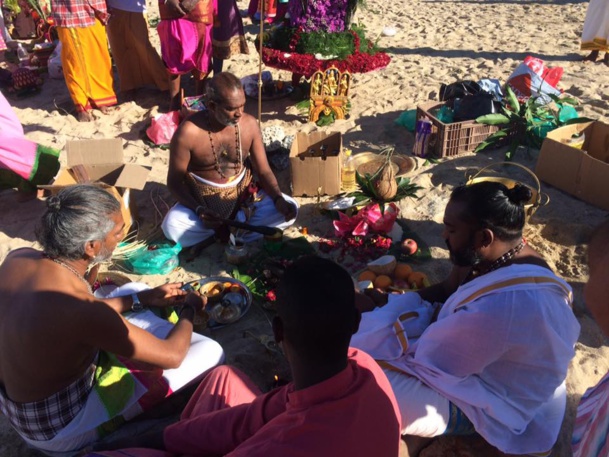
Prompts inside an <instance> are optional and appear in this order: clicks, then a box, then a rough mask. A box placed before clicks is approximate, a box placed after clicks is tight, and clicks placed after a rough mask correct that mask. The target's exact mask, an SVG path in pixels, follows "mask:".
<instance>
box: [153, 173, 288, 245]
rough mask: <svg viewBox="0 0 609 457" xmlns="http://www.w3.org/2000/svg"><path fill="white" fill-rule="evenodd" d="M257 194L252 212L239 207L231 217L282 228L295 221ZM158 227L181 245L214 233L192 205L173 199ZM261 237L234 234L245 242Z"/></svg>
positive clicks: (284, 195)
mask: <svg viewBox="0 0 609 457" xmlns="http://www.w3.org/2000/svg"><path fill="white" fill-rule="evenodd" d="M193 177H194V178H195V179H197V180H199V181H201V182H204V183H205V184H207V185H210V186H212V185H213V186H214V187H218V188H219V189H221V188H222V187H226V185H218V184H216V183H213V182H211V181H207V180H203V179H201V178H199V177H197V176H193ZM230 185H231V186H234V185H236V183H234V182H232V183H230ZM259 196H260V197H262V198H261V199H260V201H257V202H254V203H253V205H252V207H253V212H252V215H251V216H250V217H249V218H246V216H245V213H244V212H243V210H239V211H238V212H237V214H236V216H235V220H237V221H239V222H247V223H248V224H251V225H264V226H267V227H275V228H278V229H282V230H283V229H285V228H287V227H289V226H290V225H292V224H293V223H294V222H295V221H296V218H294V219H292V220H290V221H286V220H285V217H284V216H283V214H281V213H280V212H279V211H277V209H276V208H275V204H274V203H273V201H272V200H271V199H270V198H268V197H267V195H266V193H264V191H262V192H259ZM283 198H285V199H286V201H288V202H289V203H291V204H292V205H294V206H295V207H296V208H297V209H298V203H297V202H296V200H294V199H293V198H292V197H289V196H288V195H286V194H283ZM246 219H247V220H246ZM161 228H162V229H163V233H164V234H165V236H166V237H167V238H169V239H170V240H173V241H175V242H176V243H180V245H181V246H182V247H189V246H194V245H195V244H198V243H200V242H202V241H204V240H206V239H207V238H209V237H211V236H213V235H214V233H215V231H214V229H211V228H209V227H206V226H205V224H203V222H202V221H201V219H200V218H199V217H197V215H196V214H195V212H194V211H193V210H192V209H190V208H188V207H186V206H184V205H182V204H180V203H177V204H176V205H175V206H174V207H173V208H171V209H170V210H169V212H168V213H167V215H166V216H165V219H164V220H163V223H162V225H161ZM261 237H262V235H261V234H259V233H254V232H249V231H243V232H242V233H241V234H240V235H239V236H238V238H240V239H241V240H243V241H244V242H245V243H251V242H252V241H256V240H258V239H260V238H261Z"/></svg>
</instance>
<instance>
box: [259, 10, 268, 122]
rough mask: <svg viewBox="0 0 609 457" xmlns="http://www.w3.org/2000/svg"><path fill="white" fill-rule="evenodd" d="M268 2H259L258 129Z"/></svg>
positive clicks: (260, 112)
mask: <svg viewBox="0 0 609 457" xmlns="http://www.w3.org/2000/svg"><path fill="white" fill-rule="evenodd" d="M265 1H266V0H258V5H259V7H260V35H259V36H260V41H259V43H258V46H259V47H260V49H259V50H258V51H259V52H258V127H260V128H262V47H263V44H264V2H265Z"/></svg>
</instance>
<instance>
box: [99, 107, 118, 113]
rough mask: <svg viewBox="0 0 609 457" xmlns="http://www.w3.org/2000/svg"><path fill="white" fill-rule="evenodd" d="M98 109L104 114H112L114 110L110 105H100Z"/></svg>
mask: <svg viewBox="0 0 609 457" xmlns="http://www.w3.org/2000/svg"><path fill="white" fill-rule="evenodd" d="M98 109H99V110H100V111H101V112H102V114H110V113H111V112H112V111H114V110H113V109H112V107H110V106H100V107H99V108H98Z"/></svg>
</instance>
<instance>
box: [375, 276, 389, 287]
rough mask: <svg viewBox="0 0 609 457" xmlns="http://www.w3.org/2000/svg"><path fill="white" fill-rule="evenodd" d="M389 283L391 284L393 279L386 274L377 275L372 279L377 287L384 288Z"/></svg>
mask: <svg viewBox="0 0 609 457" xmlns="http://www.w3.org/2000/svg"><path fill="white" fill-rule="evenodd" d="M391 284H393V281H392V280H391V278H390V277H389V276H387V275H378V276H377V277H376V279H375V280H374V287H376V288H377V289H383V290H385V289H386V288H387V287H389V286H390V285H391Z"/></svg>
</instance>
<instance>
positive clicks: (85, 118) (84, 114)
mask: <svg viewBox="0 0 609 457" xmlns="http://www.w3.org/2000/svg"><path fill="white" fill-rule="evenodd" d="M76 119H78V122H91V121H92V120H93V115H92V114H91V111H80V112H78V113H76Z"/></svg>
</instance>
